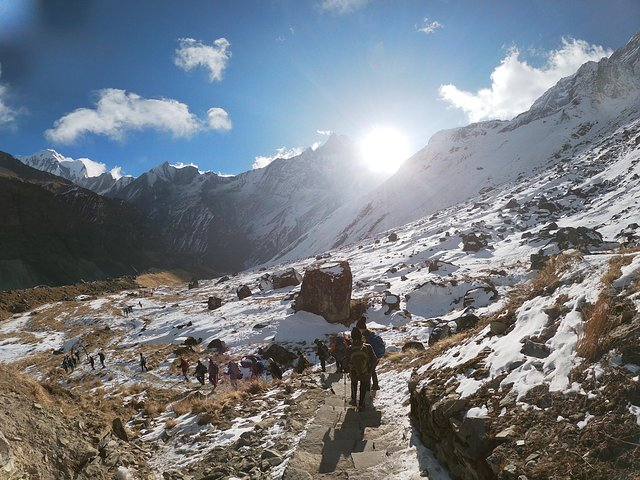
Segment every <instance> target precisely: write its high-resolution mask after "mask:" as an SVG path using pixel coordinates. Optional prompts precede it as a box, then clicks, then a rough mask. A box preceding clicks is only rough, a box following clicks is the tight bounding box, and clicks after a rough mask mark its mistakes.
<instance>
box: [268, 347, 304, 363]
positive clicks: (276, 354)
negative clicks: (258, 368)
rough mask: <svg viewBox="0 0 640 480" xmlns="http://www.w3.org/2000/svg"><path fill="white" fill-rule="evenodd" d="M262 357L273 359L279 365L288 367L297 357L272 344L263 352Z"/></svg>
mask: <svg viewBox="0 0 640 480" xmlns="http://www.w3.org/2000/svg"><path fill="white" fill-rule="evenodd" d="M262 355H263V356H264V357H265V358H273V359H274V360H275V361H276V363H277V364H279V365H289V364H290V363H291V362H293V361H294V360H295V359H296V358H297V355H296V354H295V353H292V352H290V351H289V350H287V349H286V348H284V347H283V346H282V345H278V344H277V343H272V344H271V345H269V347H268V348H267V349H265V350H264V352H263V354H262Z"/></svg>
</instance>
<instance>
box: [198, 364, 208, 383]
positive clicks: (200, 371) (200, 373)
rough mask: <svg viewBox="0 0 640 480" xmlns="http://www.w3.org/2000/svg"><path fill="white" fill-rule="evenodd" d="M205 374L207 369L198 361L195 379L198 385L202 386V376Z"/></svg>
mask: <svg viewBox="0 0 640 480" xmlns="http://www.w3.org/2000/svg"><path fill="white" fill-rule="evenodd" d="M206 374H207V367H205V366H204V363H202V362H201V361H200V360H198V363H197V364H196V378H197V379H198V381H199V382H200V385H204V376H205V375H206Z"/></svg>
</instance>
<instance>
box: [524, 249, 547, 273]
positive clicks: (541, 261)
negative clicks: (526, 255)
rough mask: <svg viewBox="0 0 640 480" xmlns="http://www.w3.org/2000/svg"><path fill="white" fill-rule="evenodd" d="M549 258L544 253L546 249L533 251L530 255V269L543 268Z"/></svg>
mask: <svg viewBox="0 0 640 480" xmlns="http://www.w3.org/2000/svg"><path fill="white" fill-rule="evenodd" d="M548 259H549V258H548V257H547V256H546V255H545V254H544V250H539V251H538V253H532V254H531V256H530V260H531V267H530V268H529V270H542V269H543V268H544V266H545V265H546V263H547V260H548Z"/></svg>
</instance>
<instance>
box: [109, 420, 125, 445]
mask: <svg viewBox="0 0 640 480" xmlns="http://www.w3.org/2000/svg"><path fill="white" fill-rule="evenodd" d="M111 431H112V432H113V434H114V435H115V436H116V437H118V438H119V439H120V440H122V441H124V442H128V441H129V435H128V434H127V430H126V429H125V427H124V424H123V423H122V419H121V418H119V417H116V418H114V419H113V422H111Z"/></svg>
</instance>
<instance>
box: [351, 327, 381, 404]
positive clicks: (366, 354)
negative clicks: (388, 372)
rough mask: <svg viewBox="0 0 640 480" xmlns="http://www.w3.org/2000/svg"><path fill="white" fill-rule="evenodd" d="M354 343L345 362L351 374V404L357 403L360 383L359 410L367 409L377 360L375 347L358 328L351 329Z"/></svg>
mask: <svg viewBox="0 0 640 480" xmlns="http://www.w3.org/2000/svg"><path fill="white" fill-rule="evenodd" d="M351 341H352V342H353V343H352V345H351V346H350V347H349V348H348V349H347V352H346V357H345V364H346V365H347V367H348V369H349V374H350V376H351V401H350V402H349V405H353V406H355V405H356V397H358V395H357V394H358V384H360V395H359V397H358V403H357V405H358V410H359V411H362V410H364V409H365V399H366V396H367V392H368V391H369V389H370V386H371V372H372V369H373V367H374V365H375V363H376V361H377V359H376V354H375V353H374V351H373V348H372V347H371V345H369V344H368V343H364V341H363V337H362V333H360V330H359V329H358V328H354V329H353V330H352V331H351Z"/></svg>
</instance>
